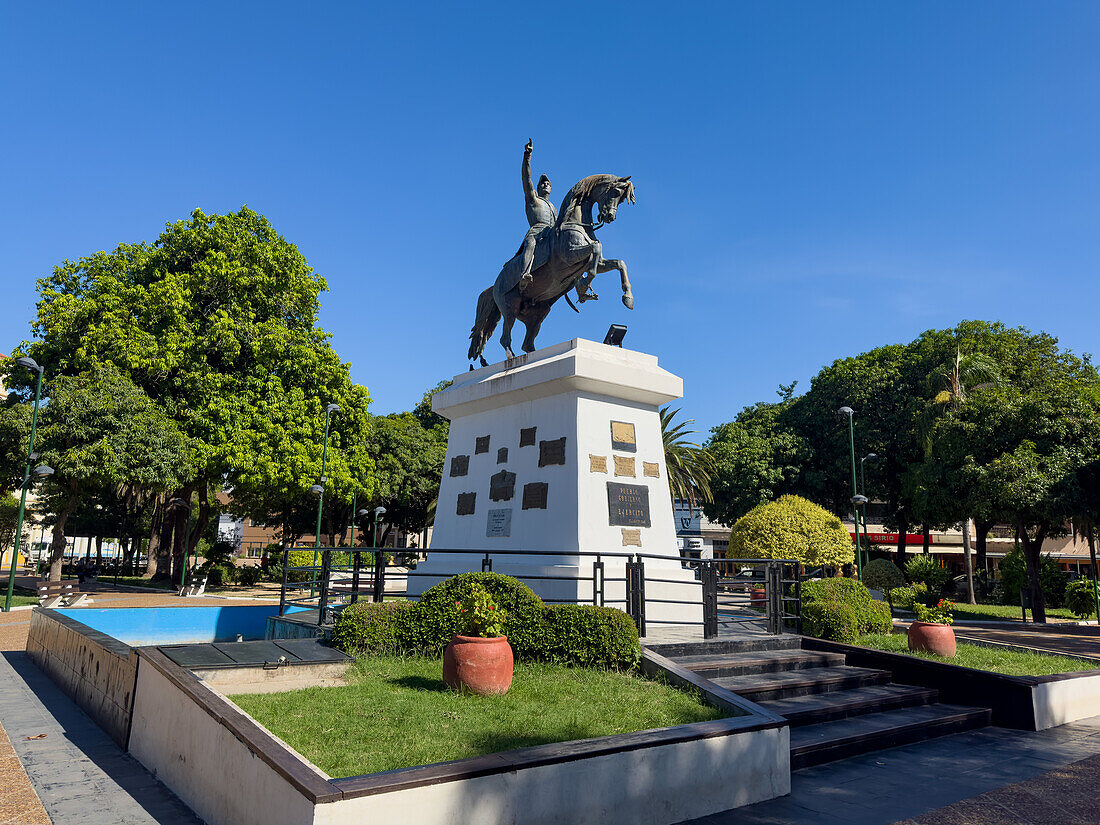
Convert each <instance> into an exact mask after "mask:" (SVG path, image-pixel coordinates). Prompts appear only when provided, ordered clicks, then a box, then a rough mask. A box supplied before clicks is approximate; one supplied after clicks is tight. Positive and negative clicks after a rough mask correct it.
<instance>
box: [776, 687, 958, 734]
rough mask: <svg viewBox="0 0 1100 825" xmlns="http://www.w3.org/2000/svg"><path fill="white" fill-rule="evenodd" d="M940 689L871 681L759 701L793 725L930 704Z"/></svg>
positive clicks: (800, 725)
mask: <svg viewBox="0 0 1100 825" xmlns="http://www.w3.org/2000/svg"><path fill="white" fill-rule="evenodd" d="M938 696H939V691H937V690H935V689H933V688H922V687H915V686H913V685H895V684H889V685H870V686H868V687H862V688H855V689H853V690H838V691H834V692H832V693H814V694H810V695H807V696H794V697H791V698H789V699H768V700H765V701H762V702H760V703H759V704H760V705H761V706H763V707H765V708H767V709H768V710H770V711H772V712H773V713H777V714H779V715H780V716H782V717H783V718H785V719H786V720H787V721H788V722H789V723H790V726H791V727H792V728H796V727H803V726H805V725H814V724H817V723H818V722H829V721H832V720H834V719H847V718H848V717H851V716H864V715H866V714H870V713H880V712H882V711H887V710H897V709H899V708H910V707H918V706H920V705H930V704H932V703H934V702H935V701H936V698H937V697H938Z"/></svg>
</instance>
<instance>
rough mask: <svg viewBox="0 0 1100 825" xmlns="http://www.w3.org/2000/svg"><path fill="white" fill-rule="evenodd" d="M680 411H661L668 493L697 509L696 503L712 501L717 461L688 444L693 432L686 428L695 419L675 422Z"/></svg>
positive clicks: (693, 445) (691, 443) (693, 444)
mask: <svg viewBox="0 0 1100 825" xmlns="http://www.w3.org/2000/svg"><path fill="white" fill-rule="evenodd" d="M679 414H680V411H679V410H672V409H670V408H669V407H663V408H662V409H661V440H662V441H663V442H664V448H665V467H666V471H667V472H668V490H669V493H670V495H671V496H672V499H673V501H675V500H677V499H679V500H680V501H683V502H687V504H688V505H689V506H690V507H692V508H693V509H694V507H695V503H696V501H697V500H700V501H706V502H711V501H714V496H713V495H712V494H711V491H710V480H711V477H712V476H713V474H714V468H715V467H714V459H713V458H712V457H711V454H710V453H709V452H707V451H706V450H705V449H704V448H702V447H700V446H699V445H698V444H696V443H694V442H692V441H688V440H687V436H689V435H694V433H695V431H694V430H689V429H687V427H688V425H689V424H694V423H695V421H694V419H688V420H687V421H680V422H674V419H675V418H676V416H677V415H679Z"/></svg>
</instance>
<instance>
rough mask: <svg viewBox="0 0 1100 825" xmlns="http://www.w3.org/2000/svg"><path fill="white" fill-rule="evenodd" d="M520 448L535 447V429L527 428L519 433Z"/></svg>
mask: <svg viewBox="0 0 1100 825" xmlns="http://www.w3.org/2000/svg"><path fill="white" fill-rule="evenodd" d="M519 446H521V447H534V446H535V428H534V427H525V428H523V429H521V430H520V431H519Z"/></svg>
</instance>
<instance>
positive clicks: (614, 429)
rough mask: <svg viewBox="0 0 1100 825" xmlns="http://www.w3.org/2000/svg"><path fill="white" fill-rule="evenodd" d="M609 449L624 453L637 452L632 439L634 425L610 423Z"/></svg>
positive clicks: (621, 422) (619, 422) (622, 422)
mask: <svg viewBox="0 0 1100 825" xmlns="http://www.w3.org/2000/svg"><path fill="white" fill-rule="evenodd" d="M611 449H612V450H622V451H623V452H624V453H636V452H638V442H637V441H636V440H635V438H634V425H633V424H630V423H627V422H626V421H612V422H611Z"/></svg>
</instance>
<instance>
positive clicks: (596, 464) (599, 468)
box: [588, 453, 607, 473]
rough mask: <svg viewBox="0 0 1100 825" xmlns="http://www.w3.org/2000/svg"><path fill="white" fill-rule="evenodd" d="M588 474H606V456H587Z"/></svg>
mask: <svg viewBox="0 0 1100 825" xmlns="http://www.w3.org/2000/svg"><path fill="white" fill-rule="evenodd" d="M588 472H590V473H606V472H607V456H605V455H592V454H591V453H589V454H588Z"/></svg>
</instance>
